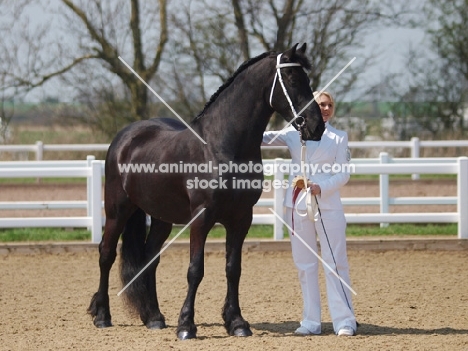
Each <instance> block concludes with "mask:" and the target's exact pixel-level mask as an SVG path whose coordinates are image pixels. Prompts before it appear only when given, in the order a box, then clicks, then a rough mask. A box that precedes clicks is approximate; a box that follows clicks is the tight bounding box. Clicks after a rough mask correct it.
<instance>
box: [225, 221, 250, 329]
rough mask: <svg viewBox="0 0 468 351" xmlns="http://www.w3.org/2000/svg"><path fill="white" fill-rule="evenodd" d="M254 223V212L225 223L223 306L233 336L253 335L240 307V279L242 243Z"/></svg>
mask: <svg viewBox="0 0 468 351" xmlns="http://www.w3.org/2000/svg"><path fill="white" fill-rule="evenodd" d="M251 223H252V212H250V213H247V214H246V215H245V216H244V217H242V218H237V220H234V221H229V223H223V224H224V226H225V228H226V278H227V294H226V300H225V303H224V308H223V314H222V315H223V319H224V326H225V328H226V330H227V332H228V333H229V335H233V336H251V335H252V331H251V330H250V325H249V323H248V322H247V321H246V320H244V318H243V317H242V315H241V310H240V307H239V281H240V276H241V263H242V262H241V261H242V245H243V243H244V239H245V237H246V235H247V233H248V230H249V228H250V225H251Z"/></svg>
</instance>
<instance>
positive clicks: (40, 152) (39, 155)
mask: <svg viewBox="0 0 468 351" xmlns="http://www.w3.org/2000/svg"><path fill="white" fill-rule="evenodd" d="M43 157H44V144H43V143H42V141H36V161H42V159H43ZM28 160H29V156H28ZM40 182H41V178H36V183H37V184H39V183H40Z"/></svg>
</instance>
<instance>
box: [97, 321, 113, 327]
mask: <svg viewBox="0 0 468 351" xmlns="http://www.w3.org/2000/svg"><path fill="white" fill-rule="evenodd" d="M94 325H95V326H96V328H109V327H112V322H111V321H110V320H104V321H94Z"/></svg>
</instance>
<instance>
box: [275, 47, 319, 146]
mask: <svg viewBox="0 0 468 351" xmlns="http://www.w3.org/2000/svg"><path fill="white" fill-rule="evenodd" d="M305 51H306V44H304V45H302V47H300V48H299V49H297V44H296V45H294V46H293V47H292V48H291V49H289V50H287V51H285V52H284V53H282V54H279V55H278V56H277V61H276V69H275V71H276V74H275V78H274V81H273V86H272V88H271V92H270V105H271V107H273V109H274V110H275V111H277V112H278V113H279V114H281V115H282V116H283V117H284V118H285V119H286V120H287V121H288V122H290V121H291V120H294V121H293V123H292V124H293V126H294V127H295V128H296V129H298V130H300V131H301V136H302V139H303V140H320V138H321V137H322V134H323V131H324V130H325V124H324V122H323V119H322V114H321V112H320V107H319V105H318V104H317V102H316V101H315V100H313V99H314V97H313V95H312V89H311V88H310V86H309V77H308V76H307V74H306V72H305V69H310V63H309V61H308V59H307V57H306V55H305ZM311 101H312V102H311ZM307 105H308V107H307V108H306V109H305V110H303V109H304V107H306V106H307Z"/></svg>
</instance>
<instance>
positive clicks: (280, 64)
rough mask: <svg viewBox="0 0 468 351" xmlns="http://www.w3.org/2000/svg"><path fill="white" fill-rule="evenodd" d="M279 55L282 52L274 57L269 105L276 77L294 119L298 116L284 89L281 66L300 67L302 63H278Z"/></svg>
mask: <svg viewBox="0 0 468 351" xmlns="http://www.w3.org/2000/svg"><path fill="white" fill-rule="evenodd" d="M281 55H282V54H279V55H278V56H277V57H276V74H275V79H274V80H273V86H272V87H271V92H270V106H271V107H273V106H272V104H271V100H273V91H274V90H275V85H276V79H278V80H279V82H280V84H281V88H283V93H284V96H285V97H286V99H287V100H288V102H289V106H290V107H291V111H292V113H293V115H294V119H295V118H296V117H298V116H297V113H296V110H295V109H294V106H293V103H292V101H291V98H290V97H289V94H288V91H287V90H286V87H285V86H284V82H283V77H282V76H281V68H284V67H293V66H300V67H302V65H301V64H300V63H280V61H281Z"/></svg>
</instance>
